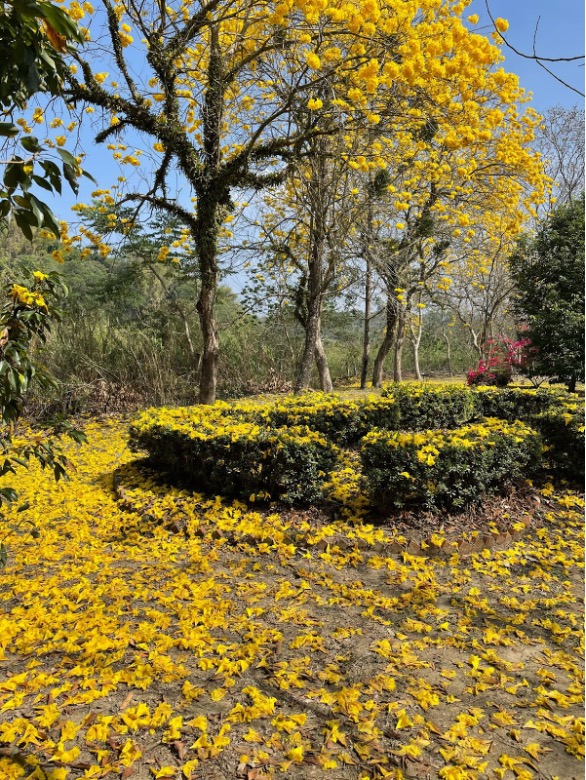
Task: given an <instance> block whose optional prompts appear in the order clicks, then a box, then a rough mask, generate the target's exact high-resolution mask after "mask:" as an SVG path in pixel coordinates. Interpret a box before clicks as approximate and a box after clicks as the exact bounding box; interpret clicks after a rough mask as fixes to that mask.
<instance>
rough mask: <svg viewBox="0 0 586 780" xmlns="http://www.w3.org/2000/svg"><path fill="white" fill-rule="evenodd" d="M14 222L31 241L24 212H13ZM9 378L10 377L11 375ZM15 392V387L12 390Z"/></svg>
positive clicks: (29, 228)
mask: <svg viewBox="0 0 586 780" xmlns="http://www.w3.org/2000/svg"><path fill="white" fill-rule="evenodd" d="M14 221H15V222H16V224H17V225H18V227H19V228H20V231H21V233H22V234H23V236H24V237H25V238H27V239H28V240H29V241H32V240H33V231H32V230H31V227H30V225H29V223H28V219H27V212H26V211H15V212H14ZM9 376H12V375H11V374H10V375H9ZM14 389H15V390H16V387H15V388H14Z"/></svg>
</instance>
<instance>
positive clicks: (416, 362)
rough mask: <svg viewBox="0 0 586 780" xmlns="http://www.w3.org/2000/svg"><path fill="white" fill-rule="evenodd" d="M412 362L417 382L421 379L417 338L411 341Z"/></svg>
mask: <svg viewBox="0 0 586 780" xmlns="http://www.w3.org/2000/svg"><path fill="white" fill-rule="evenodd" d="M413 364H414V366H415V378H416V379H417V381H418V382H421V381H422V380H423V377H422V376H421V369H420V368H419V339H416V340H415V341H414V342H413Z"/></svg>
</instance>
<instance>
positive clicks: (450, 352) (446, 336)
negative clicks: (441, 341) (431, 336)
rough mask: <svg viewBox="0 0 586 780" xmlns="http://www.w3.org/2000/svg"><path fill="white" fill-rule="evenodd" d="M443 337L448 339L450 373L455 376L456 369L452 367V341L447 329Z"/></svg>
mask: <svg viewBox="0 0 586 780" xmlns="http://www.w3.org/2000/svg"><path fill="white" fill-rule="evenodd" d="M442 333H443V337H444V338H445V340H446V346H447V352H448V375H449V376H454V370H453V368H452V343H451V341H450V337H449V336H448V333H447V331H445V330H443V331H442Z"/></svg>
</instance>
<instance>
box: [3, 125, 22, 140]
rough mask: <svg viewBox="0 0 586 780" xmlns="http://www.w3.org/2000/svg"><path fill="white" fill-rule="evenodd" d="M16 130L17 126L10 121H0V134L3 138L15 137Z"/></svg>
mask: <svg viewBox="0 0 586 780" xmlns="http://www.w3.org/2000/svg"><path fill="white" fill-rule="evenodd" d="M18 132H19V131H18V126H17V125H14V124H12V122H0V136H2V137H3V138H15V137H16V136H17V135H18Z"/></svg>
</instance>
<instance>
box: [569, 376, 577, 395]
mask: <svg viewBox="0 0 586 780" xmlns="http://www.w3.org/2000/svg"><path fill="white" fill-rule="evenodd" d="M568 392H569V393H575V392H576V377H575V376H571V377H570V378H569V379H568Z"/></svg>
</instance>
